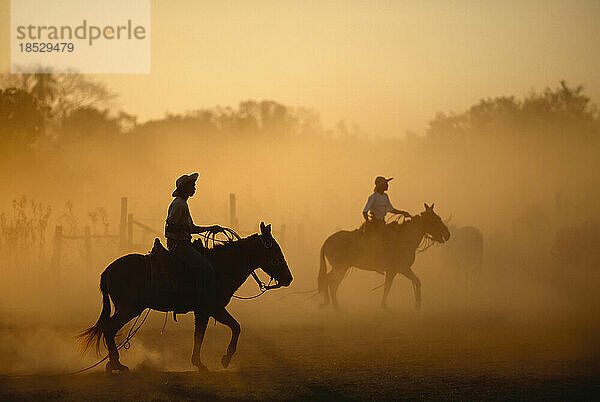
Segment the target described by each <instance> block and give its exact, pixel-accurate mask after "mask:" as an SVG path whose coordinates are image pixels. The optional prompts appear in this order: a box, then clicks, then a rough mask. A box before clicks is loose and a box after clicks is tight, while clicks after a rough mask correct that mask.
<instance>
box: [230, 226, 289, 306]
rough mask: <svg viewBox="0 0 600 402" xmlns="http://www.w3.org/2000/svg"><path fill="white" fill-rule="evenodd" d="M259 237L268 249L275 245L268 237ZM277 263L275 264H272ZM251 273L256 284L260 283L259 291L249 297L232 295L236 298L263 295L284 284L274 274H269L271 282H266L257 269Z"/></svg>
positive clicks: (251, 297)
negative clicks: (272, 283) (259, 275)
mask: <svg viewBox="0 0 600 402" xmlns="http://www.w3.org/2000/svg"><path fill="white" fill-rule="evenodd" d="M258 238H259V239H260V242H261V243H262V245H263V246H264V248H266V249H270V248H273V246H274V245H275V242H274V241H272V240H270V239H267V240H265V239H264V235H258ZM272 265H275V264H272ZM250 275H252V278H254V281H255V282H256V284H257V285H258V290H259V293H258V294H256V295H254V296H249V297H244V296H236V295H235V294H234V295H233V296H232V297H233V298H235V299H240V300H250V299H256V298H257V297H260V296H262V295H263V294H264V293H265V292H267V291H268V290H271V289H277V288H280V287H282V286H283V285H281V284H280V283H279V282H277V280H276V279H273V277H272V276H270V275H269V282H268V283H264V282H263V281H262V280H261V279H260V278H259V277H258V274H257V273H256V270H253V271H252V272H250ZM273 281H275V284H274V285H271V282H273Z"/></svg>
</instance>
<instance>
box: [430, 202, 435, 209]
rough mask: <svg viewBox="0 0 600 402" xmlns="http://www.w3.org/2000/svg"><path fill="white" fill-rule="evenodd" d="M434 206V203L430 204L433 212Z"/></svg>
mask: <svg viewBox="0 0 600 402" xmlns="http://www.w3.org/2000/svg"><path fill="white" fill-rule="evenodd" d="M434 206H435V202H434V203H433V204H431V210H432V211H433V207H434Z"/></svg>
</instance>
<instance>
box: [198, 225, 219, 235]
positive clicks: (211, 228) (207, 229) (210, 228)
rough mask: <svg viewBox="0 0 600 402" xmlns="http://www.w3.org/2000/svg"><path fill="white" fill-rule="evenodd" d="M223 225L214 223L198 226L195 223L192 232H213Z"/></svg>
mask: <svg viewBox="0 0 600 402" xmlns="http://www.w3.org/2000/svg"><path fill="white" fill-rule="evenodd" d="M220 228H221V227H220V226H219V225H212V226H196V225H194V226H193V228H192V233H195V234H198V233H204V232H213V231H216V230H219V229H220Z"/></svg>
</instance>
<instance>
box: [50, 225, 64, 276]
mask: <svg viewBox="0 0 600 402" xmlns="http://www.w3.org/2000/svg"><path fill="white" fill-rule="evenodd" d="M62 237H63V228H62V226H56V227H55V228H54V239H53V242H54V248H53V249H52V268H53V270H55V271H56V270H58V269H59V267H60V256H61V253H62Z"/></svg>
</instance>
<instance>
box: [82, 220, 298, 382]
mask: <svg viewBox="0 0 600 402" xmlns="http://www.w3.org/2000/svg"><path fill="white" fill-rule="evenodd" d="M260 231H261V233H260V234H253V235H252V236H249V237H246V238H243V239H240V240H238V241H234V242H231V243H226V244H224V245H219V246H215V247H214V248H212V249H207V250H206V251H205V256H206V257H207V258H208V260H209V261H210V262H211V263H212V266H213V267H214V270H215V281H214V284H215V285H216V286H215V289H214V303H212V305H211V306H206V305H204V306H202V305H196V306H195V307H193V308H192V309H189V310H187V311H194V324H195V329H194V350H193V353H192V364H193V365H194V366H196V367H197V368H198V370H200V371H201V370H206V367H205V366H204V365H203V364H202V362H201V361H200V347H201V345H202V341H203V339H204V333H205V331H206V326H207V323H208V319H209V318H210V317H214V318H215V319H216V320H217V321H219V322H220V323H222V324H224V325H227V326H228V327H229V328H230V329H231V340H230V342H229V346H228V348H227V353H226V354H225V355H224V356H223V358H222V359H221V363H222V364H223V366H224V367H227V366H228V365H229V363H230V361H231V358H232V357H233V354H234V353H235V350H236V347H237V341H238V337H239V335H240V324H239V323H238V322H237V321H236V320H235V318H233V317H232V316H231V314H229V312H228V311H227V309H226V308H225V307H226V306H227V304H229V301H230V300H231V297H232V296H233V294H234V293H235V291H236V290H237V289H238V288H239V287H240V286H241V285H242V284H243V283H244V282H245V281H246V279H247V278H248V276H250V274H252V273H253V272H254V270H256V269H258V268H261V269H262V270H263V271H265V272H266V273H267V274H268V275H269V276H270V277H271V278H272V279H274V280H275V281H276V285H275V286H273V287H279V286H289V285H290V283H291V282H292V274H291V272H290V270H289V268H288V265H287V262H286V261H285V258H284V256H283V253H282V252H281V249H280V247H279V245H278V244H277V242H276V241H275V239H274V238H273V236H272V235H271V225H268V226H265V224H264V223H261V224H260ZM159 245H160V243H159ZM161 248H162V247H161ZM163 251H165V250H164V249H163ZM150 275H151V272H150V268H149V267H148V266H147V264H146V260H145V256H144V255H142V254H129V255H126V256H124V257H121V258H119V259H117V260H116V261H114V262H113V263H111V264H110V265H109V266H108V267H107V268H106V269H105V270H104V272H103V273H102V275H101V276H100V291H101V292H102V312H101V313H100V318H99V319H98V322H96V324H95V325H94V326H92V327H91V328H89V329H87V330H86V331H84V332H83V333H82V334H81V335H80V338H81V339H82V340H83V346H84V350H85V349H87V348H88V347H89V346H91V345H92V344H94V343H96V350H97V351H98V350H99V346H100V341H101V339H102V338H104V340H105V343H106V346H107V348H108V354H109V362H108V363H107V365H106V370H107V371H112V370H117V371H121V370H127V367H126V366H124V365H122V364H121V363H120V362H119V352H118V349H117V346H116V344H115V335H116V334H117V332H118V331H119V330H120V329H121V328H122V327H123V326H124V325H125V324H126V323H127V322H129V321H130V320H131V319H132V318H134V317H136V316H138V315H139V314H141V312H142V311H143V310H144V309H145V308H152V309H155V310H160V311H169V310H170V309H166V308H165V307H164V304H160V305H156V303H155V302H153V298H152V296H151V294H150V286H149V283H150ZM110 300H112V302H113V304H114V306H115V310H116V311H115V313H114V314H113V315H112V317H109V316H110V311H111V306H110ZM180 300H181V299H178V302H179V301H180ZM195 302H196V298H194V297H193V296H190V300H189V303H188V305H194V303H195ZM174 303H175V302H173V304H174ZM178 312H179V311H178Z"/></svg>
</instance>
